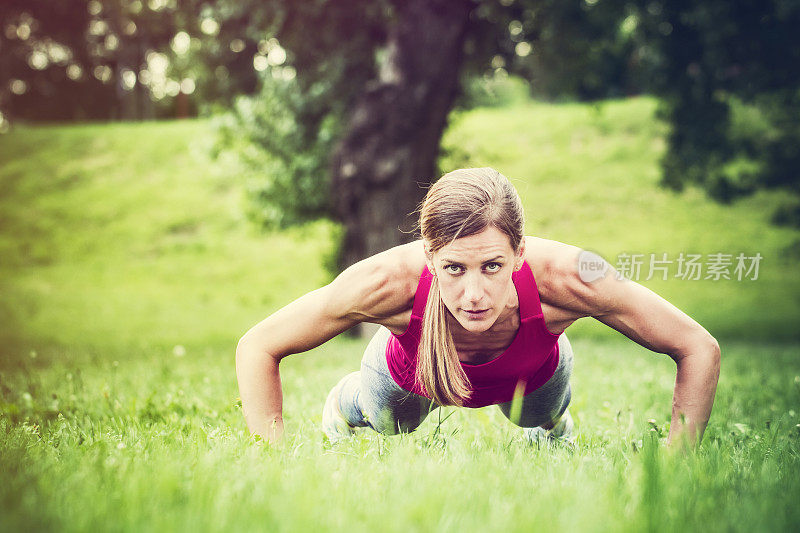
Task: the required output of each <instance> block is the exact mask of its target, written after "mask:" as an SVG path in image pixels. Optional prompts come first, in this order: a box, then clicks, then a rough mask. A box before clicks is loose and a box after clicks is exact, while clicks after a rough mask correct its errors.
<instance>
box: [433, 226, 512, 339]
mask: <svg viewBox="0 0 800 533" xmlns="http://www.w3.org/2000/svg"><path fill="white" fill-rule="evenodd" d="M524 252H525V250H524V240H523V242H522V244H521V245H520V249H519V251H518V252H517V253H514V249H513V248H512V247H511V241H510V240H509V238H508V235H506V234H505V233H503V232H502V231H500V230H499V229H497V228H495V227H494V226H489V227H488V228H486V229H485V230H483V231H482V232H480V233H476V234H474V235H470V236H469V237H461V238H459V239H456V240H455V241H453V242H452V243H450V244H449V245H447V246H445V247H444V248H442V249H441V250H439V251H437V252H435V253H433V254H431V253H426V256H427V259H428V268H429V269H431V271H432V272H434V273H435V274H436V279H437V280H438V283H439V292H440V293H441V295H442V301H443V302H444V304H445V305H446V306H447V309H448V310H449V311H450V313H451V314H452V315H453V317H454V318H455V319H456V320H458V323H459V324H461V325H462V326H463V327H464V329H466V330H467V331H471V332H475V333H480V332H483V331H486V330H488V329H489V328H490V327H491V326H492V325H493V324H494V323H495V321H496V320H497V318H498V317H499V316H500V314H501V313H502V312H503V310H505V309H506V306H507V305H508V304H509V303H510V302H512V301H513V299H514V298H515V296H514V294H512V293H513V292H514V283H513V282H512V280H511V273H512V272H513V271H514V270H515V269H519V268H521V267H522V263H523V256H524Z"/></svg>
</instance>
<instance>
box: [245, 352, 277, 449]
mask: <svg viewBox="0 0 800 533" xmlns="http://www.w3.org/2000/svg"><path fill="white" fill-rule="evenodd" d="M236 379H237V381H238V382H239V396H240V397H241V399H242V411H243V413H244V418H245V422H246V423H247V427H248V428H249V429H250V433H253V434H256V435H259V436H261V438H263V439H264V440H265V441H268V442H275V441H276V440H278V439H280V437H281V434H282V433H283V391H282V389H281V378H280V373H279V371H278V360H277V359H276V358H274V357H272V356H271V355H269V354H267V353H265V352H264V351H263V350H261V349H259V348H258V347H256V346H253V345H248V344H247V343H244V342H240V343H239V346H238V347H237V348H236Z"/></svg>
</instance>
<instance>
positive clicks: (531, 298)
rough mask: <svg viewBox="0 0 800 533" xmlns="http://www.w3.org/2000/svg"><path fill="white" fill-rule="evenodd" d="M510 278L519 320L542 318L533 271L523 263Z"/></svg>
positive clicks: (526, 263) (540, 303)
mask: <svg viewBox="0 0 800 533" xmlns="http://www.w3.org/2000/svg"><path fill="white" fill-rule="evenodd" d="M512 276H513V279H514V286H515V287H516V288H517V296H518V297H519V318H520V320H524V319H526V318H531V317H538V316H543V313H542V302H541V301H540V300H539V287H538V286H537V285H536V279H534V277H533V271H532V270H531V267H530V265H528V262H527V261H525V262H523V263H522V268H521V269H519V270H518V271H517V272H514V274H512ZM415 303H416V302H415Z"/></svg>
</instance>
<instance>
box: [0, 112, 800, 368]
mask: <svg viewBox="0 0 800 533" xmlns="http://www.w3.org/2000/svg"><path fill="white" fill-rule="evenodd" d="M654 107H655V103H654V102H653V101H652V100H649V99H634V100H628V101H619V102H606V103H602V104H598V105H593V106H592V105H583V104H565V105H544V104H535V103H531V104H528V105H517V106H515V107H512V108H500V109H479V110H475V111H471V112H468V113H463V114H461V115H458V116H455V117H454V120H453V122H452V125H451V127H450V129H449V130H448V132H447V135H446V138H445V141H444V145H445V156H444V157H443V159H442V167H443V168H447V169H449V168H455V167H458V166H464V165H490V166H494V167H496V168H498V169H499V170H501V171H502V172H503V173H505V174H506V175H507V176H509V177H510V178H511V179H513V181H514V183H515V184H516V186H517V187H518V189H519V190H520V193H521V195H522V197H523V201H524V202H525V205H526V210H527V214H528V228H527V229H528V232H529V233H530V234H534V235H539V236H542V237H547V238H552V239H557V240H561V241H564V242H568V243H571V244H575V245H578V246H581V247H583V248H586V249H588V250H592V251H595V252H598V253H600V254H601V255H603V256H604V257H606V259H608V260H609V261H611V262H612V263H615V262H616V259H617V256H618V254H620V253H623V252H625V253H628V254H637V253H640V254H644V258H645V259H649V254H651V253H654V254H656V256H657V257H659V258H660V257H661V256H662V254H663V253H667V254H668V259H671V260H673V261H674V260H675V259H677V256H678V254H679V253H681V252H684V253H695V254H703V256H704V257H706V256H707V254H712V253H717V252H722V253H726V254H733V255H734V256H735V255H736V254H738V253H740V252H744V253H746V254H747V255H748V256H751V255H755V253H760V254H761V255H762V256H763V260H762V261H761V264H760V271H759V276H758V279H757V280H755V281H753V280H743V281H737V280H735V279H733V280H720V281H712V280H707V281H688V280H681V279H675V278H674V274H676V273H677V265H676V264H674V263H673V264H672V265H669V267H668V268H669V269H670V270H669V276H670V279H668V280H667V281H661V280H659V279H652V280H650V281H644V278H645V277H646V275H647V272H646V267H645V270H644V271H643V273H642V278H641V280H640V281H641V282H642V283H643V284H645V285H647V286H649V287H651V288H652V289H653V290H655V291H656V292H658V293H659V294H661V295H663V296H664V297H666V298H667V299H668V300H670V301H672V302H673V303H674V304H675V305H677V306H678V307H679V308H681V309H683V310H685V311H686V312H688V313H689V314H690V315H691V316H693V317H694V318H696V319H697V320H698V321H699V322H700V323H701V324H703V325H704V326H706V327H707V328H708V329H709V330H710V331H711V332H712V333H714V334H715V335H717V336H720V337H723V338H744V339H762V340H766V339H797V338H800V330H798V328H796V324H797V323H799V322H800V277H798V276H797V275H796V272H797V270H798V266H800V258H798V257H797V256H796V255H795V256H791V254H789V253H788V250H789V249H790V246H792V245H794V246H795V248H796V246H797V242H798V241H800V233H798V232H797V231H792V230H787V229H778V228H775V227H771V226H770V225H769V224H768V223H767V220H768V217H769V214H770V213H771V210H772V208H773V206H774V205H775V203H776V201H777V200H778V199H779V197H778V196H777V195H774V194H773V195H769V194H760V195H758V196H756V197H755V198H751V199H747V200H745V201H743V202H741V203H739V204H736V205H734V206H732V207H724V206H719V205H716V204H713V203H712V202H710V201H708V200H706V199H705V198H704V197H703V195H702V194H701V193H699V192H698V191H696V190H689V191H686V192H685V193H683V194H680V195H675V194H673V193H670V192H667V191H664V190H661V189H659V188H658V187H657V184H656V182H657V180H658V159H659V157H660V155H661V153H662V151H663V149H664V141H663V133H664V128H663V127H662V125H660V124H659V123H658V122H657V121H656V120H655V119H654V118H653V114H654ZM212 135H213V134H212V130H211V127H210V125H209V123H208V122H205V121H187V122H172V123H143V124H110V125H77V126H47V127H20V128H18V129H16V130H15V131H14V132H12V133H11V134H9V135H5V136H3V137H2V138H0V289H2V292H3V295H4V297H3V298H2V300H1V301H0V324H2V326H0V340H2V341H4V344H5V345H6V346H18V347H19V348H20V350H22V351H23V352H26V351H27V350H28V349H30V348H33V347H35V346H42V345H61V346H65V345H68V346H76V345H81V346H94V347H98V348H104V349H108V348H110V347H114V346H125V347H132V346H147V345H153V344H156V345H165V346H172V345H175V344H181V345H186V344H192V345H195V344H196V345H198V346H208V345H214V346H220V345H229V346H230V345H231V344H232V343H234V342H235V340H236V338H238V336H239V335H240V334H241V333H242V332H243V331H244V330H245V329H247V328H248V327H249V326H250V325H252V324H253V323H255V322H256V321H257V320H258V319H260V318H262V317H263V316H266V315H267V314H268V313H269V312H271V311H272V310H274V309H276V308H277V307H279V306H280V305H282V304H284V303H286V302H287V301H289V300H290V299H292V298H294V297H296V296H299V295H300V294H302V293H304V292H306V291H308V290H311V289H313V288H315V287H317V286H319V285H320V284H322V283H324V282H325V281H326V280H327V279H329V274H328V273H326V272H325V270H324V268H323V266H322V265H323V263H324V260H325V258H326V257H328V256H329V254H330V253H331V252H332V250H333V246H334V236H335V234H336V232H335V231H334V228H333V227H332V226H330V225H326V224H317V225H315V226H312V227H310V228H305V229H300V230H293V231H289V232H284V233H276V234H270V235H264V234H259V233H258V231H256V230H255V229H254V228H253V227H251V226H250V225H249V223H248V222H247V220H245V217H244V216H243V214H242V212H243V202H242V197H243V194H244V193H243V191H244V189H245V186H246V183H245V179H244V178H243V176H242V172H241V171H240V169H238V168H237V166H236V164H235V162H234V161H232V160H231V159H229V158H228V159H222V160H212V159H211V158H210V157H209V155H208V154H209V152H210V147H211V143H212ZM704 275H705V274H704ZM572 331H575V332H576V334H578V335H585V336H608V335H615V333H614V332H612V331H611V330H609V329H608V328H606V327H605V326H603V325H601V324H599V323H597V322H595V321H592V320H591V319H584V320H583V321H580V322H579V323H578V324H576V325H575V326H574V327H573V328H572Z"/></svg>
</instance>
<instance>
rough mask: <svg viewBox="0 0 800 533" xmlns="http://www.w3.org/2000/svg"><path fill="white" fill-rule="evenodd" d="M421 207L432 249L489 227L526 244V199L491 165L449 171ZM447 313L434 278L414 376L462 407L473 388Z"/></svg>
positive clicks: (434, 394) (435, 395)
mask: <svg viewBox="0 0 800 533" xmlns="http://www.w3.org/2000/svg"><path fill="white" fill-rule="evenodd" d="M419 212H420V216H419V229H420V233H421V234H422V238H423V240H424V241H425V245H426V249H427V252H428V253H430V254H432V253H435V252H437V251H439V250H441V249H442V248H444V247H445V246H447V245H448V244H450V243H451V242H453V241H454V240H456V239H458V238H459V237H468V236H470V235H474V234H476V233H480V232H481V231H483V230H485V229H486V228H488V227H490V226H493V227H495V228H497V229H499V230H500V231H502V232H503V233H505V234H506V235H508V238H509V240H510V241H511V246H512V248H513V249H514V251H515V252H517V251H519V247H520V244H521V243H522V238H523V231H524V227H525V214H524V211H523V209H522V202H521V201H520V199H519V195H518V194H517V191H516V190H515V189H514V187H513V186H512V185H511V183H510V182H509V181H508V179H506V177H505V176H503V175H502V174H500V173H499V172H498V171H496V170H494V169H492V168H466V169H461V170H454V171H453V172H450V173H448V174H445V175H444V176H442V177H441V178H440V179H439V181H437V182H436V183H434V184H433V186H432V187H431V188H430V189H429V190H428V194H426V195H425V199H424V200H423V201H422V204H421V206H420V209H419ZM448 313H449V311H448V309H447V307H446V306H445V304H444V301H442V297H441V295H440V293H439V282H438V280H437V279H436V278H435V277H434V279H433V280H432V281H431V288H430V292H429V293H428V302H427V305H426V306H425V316H424V318H423V321H422V336H421V338H420V343H419V349H418V351H417V370H416V376H415V378H416V381H417V383H418V384H419V385H420V386H421V387H422V388H423V390H424V391H425V392H426V393H427V394H428V396H430V397H431V399H433V400H434V401H435V402H436V403H438V404H440V405H458V406H461V405H464V401H465V400H467V399H469V397H470V394H471V391H472V389H471V385H470V383H469V379H468V378H467V374H466V373H465V372H464V369H463V368H462V367H461V363H460V361H459V359H458V353H457V352H456V346H455V343H454V342H453V335H452V332H451V331H450V326H449V325H448V322H447V314H448Z"/></svg>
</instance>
